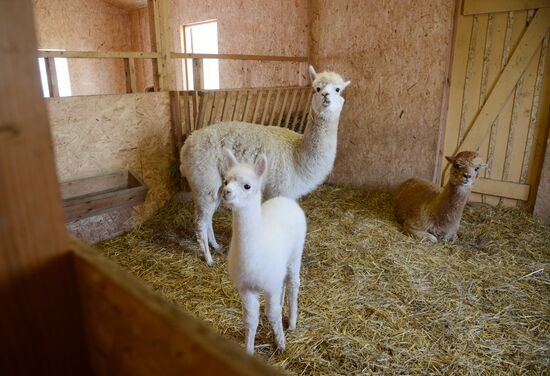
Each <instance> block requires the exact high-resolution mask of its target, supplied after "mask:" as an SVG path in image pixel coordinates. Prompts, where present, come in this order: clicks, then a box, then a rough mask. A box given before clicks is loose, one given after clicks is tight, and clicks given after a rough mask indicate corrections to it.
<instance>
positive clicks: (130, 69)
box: [124, 58, 137, 93]
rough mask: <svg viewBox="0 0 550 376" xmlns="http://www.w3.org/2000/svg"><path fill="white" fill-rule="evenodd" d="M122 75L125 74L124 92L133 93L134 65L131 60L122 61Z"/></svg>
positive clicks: (134, 83)
mask: <svg viewBox="0 0 550 376" xmlns="http://www.w3.org/2000/svg"><path fill="white" fill-rule="evenodd" d="M124 73H125V74H126V92H127V93H135V92H136V91H137V89H136V64H135V61H134V59H133V58H130V59H124Z"/></svg>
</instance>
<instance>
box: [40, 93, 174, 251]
mask: <svg viewBox="0 0 550 376" xmlns="http://www.w3.org/2000/svg"><path fill="white" fill-rule="evenodd" d="M47 106H48V110H49V116H50V124H51V127H52V133H53V141H54V149H55V156H56V165H57V174H58V177H59V180H60V181H67V180H74V179H78V178H82V177H88V176H95V175H100V174H104V173H108V172H111V171H116V170H120V169H130V170H131V171H132V172H134V173H135V174H136V176H138V177H139V178H141V179H142V180H143V181H144V182H145V184H146V185H147V186H148V187H149V192H148V194H147V198H146V201H145V204H144V205H142V206H141V207H137V208H135V209H134V210H132V211H128V210H119V211H114V212H112V213H109V214H104V215H101V216H97V217H92V218H89V219H84V220H81V221H78V222H77V223H73V224H72V225H71V230H73V231H74V232H76V233H77V234H78V235H80V236H81V237H82V238H83V239H85V240H87V241H89V242H94V241H95V240H97V239H99V238H101V237H105V235H106V234H107V233H108V234H116V233H117V232H119V231H124V230H127V229H128V228H129V227H131V225H132V224H133V221H134V220H135V221H137V222H141V221H143V220H145V219H147V218H148V217H149V216H151V215H152V214H153V213H155V212H156V211H157V210H158V209H159V208H160V207H161V206H162V205H163V204H164V202H165V201H166V200H167V199H168V198H169V197H170V195H171V193H172V192H171V181H170V176H169V174H170V163H171V162H170V161H171V154H170V153H171V146H170V107H169V98H168V93H167V92H161V93H138V94H122V95H98V96H86V97H71V98H55V99H48V100H47Z"/></svg>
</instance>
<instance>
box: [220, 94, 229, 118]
mask: <svg viewBox="0 0 550 376" xmlns="http://www.w3.org/2000/svg"><path fill="white" fill-rule="evenodd" d="M228 97H229V91H226V92H225V94H224V96H223V106H222V118H221V121H224V120H226V119H227V118H226V109H228V108H229V106H228V105H227V103H229V101H228V100H227V98H228Z"/></svg>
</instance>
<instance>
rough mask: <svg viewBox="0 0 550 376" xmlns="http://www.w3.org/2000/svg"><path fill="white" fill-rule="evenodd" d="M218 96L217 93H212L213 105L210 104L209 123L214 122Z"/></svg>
mask: <svg viewBox="0 0 550 376" xmlns="http://www.w3.org/2000/svg"><path fill="white" fill-rule="evenodd" d="M216 98H217V93H216V92H214V93H212V106H210V116H208V120H207V123H206V124H207V125H210V124H212V123H213V120H215V118H216Z"/></svg>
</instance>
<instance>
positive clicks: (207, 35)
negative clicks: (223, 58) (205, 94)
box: [181, 21, 220, 90]
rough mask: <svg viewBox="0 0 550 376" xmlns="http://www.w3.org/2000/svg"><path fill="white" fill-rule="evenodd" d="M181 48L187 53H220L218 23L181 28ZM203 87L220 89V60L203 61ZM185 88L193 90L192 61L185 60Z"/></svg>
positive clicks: (211, 22) (204, 23)
mask: <svg viewBox="0 0 550 376" xmlns="http://www.w3.org/2000/svg"><path fill="white" fill-rule="evenodd" d="M181 47H182V51H183V52H187V53H203V54H217V53H218V22H216V21H205V22H200V23H196V24H192V25H183V26H182V27H181ZM202 69H203V77H202V82H203V87H204V88H205V89H219V88H220V70H219V64H218V59H203V66H202ZM183 77H184V78H183V80H184V83H183V85H184V87H185V88H186V89H187V90H193V89H194V86H193V63H192V59H185V60H184V64H183Z"/></svg>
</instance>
